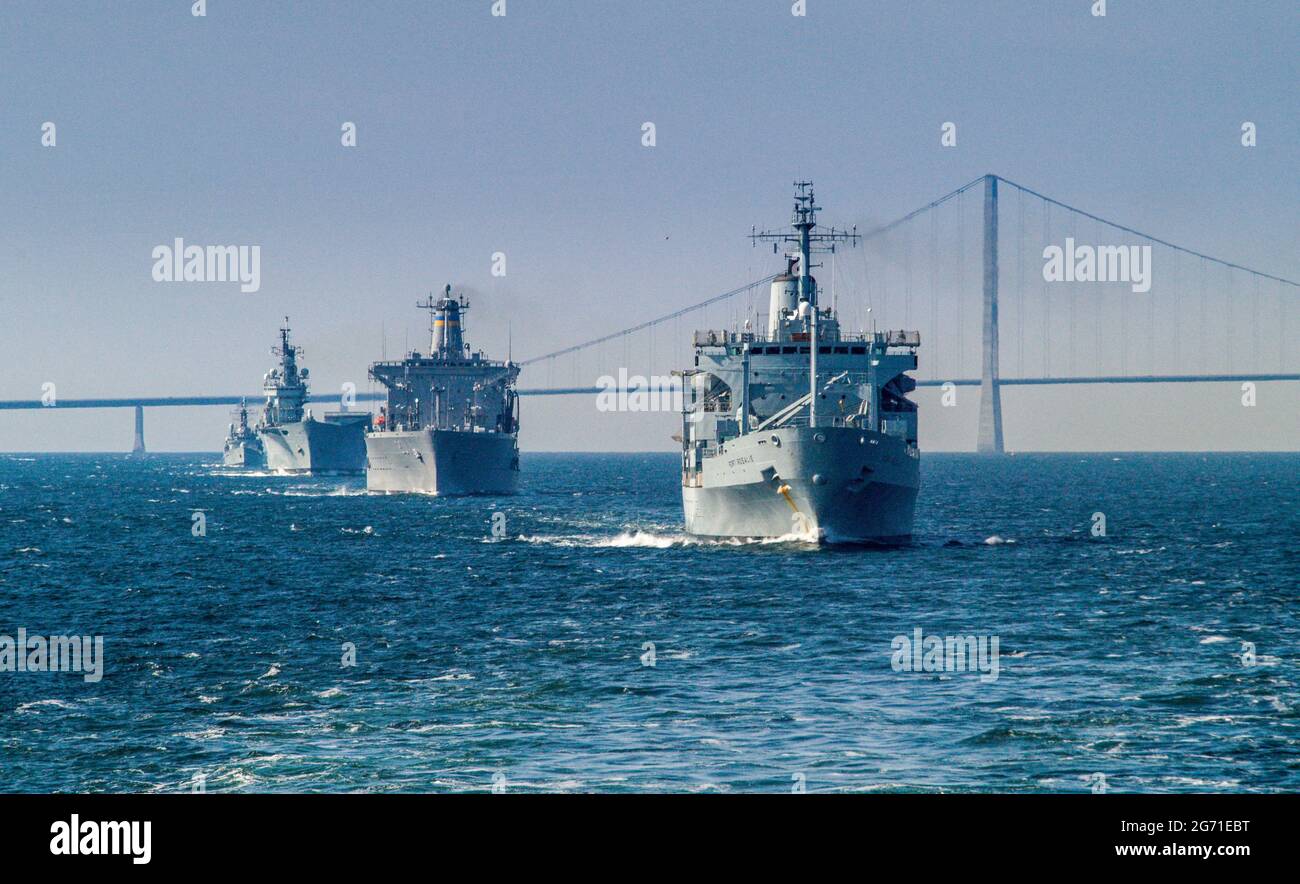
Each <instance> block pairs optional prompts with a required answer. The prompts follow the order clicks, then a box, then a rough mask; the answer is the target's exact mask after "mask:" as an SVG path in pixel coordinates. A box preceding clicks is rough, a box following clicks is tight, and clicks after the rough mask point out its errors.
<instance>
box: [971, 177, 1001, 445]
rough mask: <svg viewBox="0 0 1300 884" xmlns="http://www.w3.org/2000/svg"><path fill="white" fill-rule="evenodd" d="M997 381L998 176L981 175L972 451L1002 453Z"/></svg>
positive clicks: (999, 397) (999, 399) (999, 400)
mask: <svg viewBox="0 0 1300 884" xmlns="http://www.w3.org/2000/svg"><path fill="white" fill-rule="evenodd" d="M999 387H1000V382H999V379H998V176H996V175H985V176H984V369H983V372H982V373H981V376H980V426H979V436H978V437H977V439H976V443H975V450H976V451H979V452H981V453H986V454H1001V453H1002V451H1003V449H1002V391H1001V390H1000V389H999Z"/></svg>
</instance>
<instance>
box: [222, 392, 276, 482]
mask: <svg viewBox="0 0 1300 884" xmlns="http://www.w3.org/2000/svg"><path fill="white" fill-rule="evenodd" d="M234 416H235V420H234V421H233V422H232V423H231V424H230V429H229V432H227V433H226V444H225V447H224V448H223V449H222V452H221V460H222V463H224V464H225V465H226V466H228V467H244V468H246V469H250V470H256V469H261V468H262V467H264V466H266V453H265V452H264V451H263V450H262V440H261V439H259V438H258V437H257V433H256V432H254V430H253V428H252V427H250V426H249V425H248V401H247V400H243V399H241V400H240V402H239V409H238V410H237V411H236V412H235V415H234Z"/></svg>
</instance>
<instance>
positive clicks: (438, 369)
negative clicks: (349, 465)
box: [365, 285, 519, 495]
mask: <svg viewBox="0 0 1300 884" xmlns="http://www.w3.org/2000/svg"><path fill="white" fill-rule="evenodd" d="M416 306H417V307H419V308H421V309H423V310H428V311H429V325H430V329H429V331H430V339H431V340H430V345H429V355H427V356H424V355H422V354H420V353H419V352H417V351H413V352H411V353H410V354H408V356H407V357H406V358H405V359H402V360H400V361H390V362H376V363H374V364H373V365H371V366H370V377H371V378H373V379H374V380H376V381H378V382H379V383H381V384H383V386H384V387H385V388H386V389H387V391H388V401H387V404H385V405H384V406H382V407H381V408H380V413H379V416H378V418H376V420H375V428H374V430H373V431H372V432H369V433H367V434H366V437H365V444H366V487H367V488H368V489H370V490H373V491H416V492H423V493H426V494H437V495H458V494H510V493H513V492H514V491H515V489H516V488H517V486H518V484H519V440H518V432H519V399H518V395H517V394H516V391H515V382H516V380H517V379H518V377H519V366H517V365H515V364H514V363H513V362H510V361H509V360H507V361H505V362H495V361H493V360H490V359H487V358H486V357H485V356H484V355H483V353H482V351H476V352H471V351H470V347H469V345H468V344H467V343H465V340H464V337H463V335H462V329H461V320H462V318H463V317H464V315H465V311H466V310H467V309H468V308H469V303H468V302H467V301H466V300H465V298H464V297H463V296H462V297H460V298H455V297H452V293H451V286H450V285H449V286H447V287H446V289H445V290H444V291H443V296H442V297H441V298H439V299H438V300H437V301H435V300H434V299H433V296H432V295H430V296H429V298H428V300H427V301H426V302H425V303H422V304H417V305H416Z"/></svg>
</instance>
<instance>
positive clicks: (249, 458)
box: [221, 442, 266, 470]
mask: <svg viewBox="0 0 1300 884" xmlns="http://www.w3.org/2000/svg"><path fill="white" fill-rule="evenodd" d="M221 459H222V463H224V464H225V465H226V466H228V467H243V468H244V469H249V470H260V469H262V468H263V467H264V466H266V457H265V455H263V454H262V449H261V448H260V447H258V446H257V445H254V444H251V443H248V442H239V443H236V444H235V445H232V446H230V447H229V448H227V449H226V450H225V451H224V452H223V454H222V458H221Z"/></svg>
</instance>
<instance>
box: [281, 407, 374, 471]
mask: <svg viewBox="0 0 1300 884" xmlns="http://www.w3.org/2000/svg"><path fill="white" fill-rule="evenodd" d="M257 435H258V438H259V439H261V440H262V448H263V450H264V451H265V452H266V466H267V469H271V470H275V471H277V472H285V473H329V474H344V475H346V474H358V475H359V474H360V473H361V472H363V471H364V470H365V468H366V441H365V426H364V425H363V424H361V423H331V422H328V421H317V420H310V421H307V420H304V421H297V422H295V423H288V424H277V425H275V426H271V427H262V428H261V429H259V430H258V432H257Z"/></svg>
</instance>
